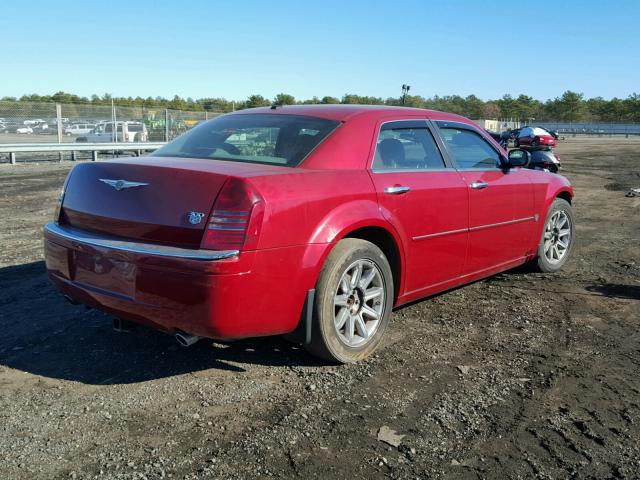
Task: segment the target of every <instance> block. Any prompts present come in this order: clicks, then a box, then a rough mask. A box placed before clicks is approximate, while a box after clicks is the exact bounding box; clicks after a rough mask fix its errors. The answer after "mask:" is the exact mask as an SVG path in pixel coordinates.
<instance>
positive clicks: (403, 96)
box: [402, 84, 411, 105]
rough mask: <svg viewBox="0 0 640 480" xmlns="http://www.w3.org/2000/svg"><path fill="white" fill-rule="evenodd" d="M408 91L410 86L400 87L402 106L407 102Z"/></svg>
mask: <svg viewBox="0 0 640 480" xmlns="http://www.w3.org/2000/svg"><path fill="white" fill-rule="evenodd" d="M410 89H411V85H404V84H403V85H402V105H404V104H405V102H406V101H407V93H409V90H410Z"/></svg>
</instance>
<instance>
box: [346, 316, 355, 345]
mask: <svg viewBox="0 0 640 480" xmlns="http://www.w3.org/2000/svg"><path fill="white" fill-rule="evenodd" d="M354 327H355V322H354V321H353V317H352V316H351V315H347V323H346V325H345V330H344V336H345V337H346V338H347V342H349V343H351V342H352V341H353V333H354Z"/></svg>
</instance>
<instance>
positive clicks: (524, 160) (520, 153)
mask: <svg viewBox="0 0 640 480" xmlns="http://www.w3.org/2000/svg"><path fill="white" fill-rule="evenodd" d="M530 160H531V154H530V153H529V152H527V151H525V150H521V149H519V148H516V149H514V150H511V151H510V152H509V165H508V166H509V168H511V167H526V166H527V165H528V164H529V161H530Z"/></svg>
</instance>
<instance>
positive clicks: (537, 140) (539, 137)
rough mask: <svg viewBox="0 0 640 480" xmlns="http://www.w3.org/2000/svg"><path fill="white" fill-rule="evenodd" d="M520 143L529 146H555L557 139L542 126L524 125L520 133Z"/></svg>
mask: <svg viewBox="0 0 640 480" xmlns="http://www.w3.org/2000/svg"><path fill="white" fill-rule="evenodd" d="M517 140H518V145H519V146H529V147H555V146H556V143H557V142H556V139H555V138H554V137H553V135H551V134H550V133H549V132H547V131H546V130H545V129H544V128H540V127H524V128H523V129H522V130H520V133H518V138H517Z"/></svg>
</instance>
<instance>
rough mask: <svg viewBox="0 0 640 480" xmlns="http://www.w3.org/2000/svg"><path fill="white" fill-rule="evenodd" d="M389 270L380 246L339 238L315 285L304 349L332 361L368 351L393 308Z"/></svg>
mask: <svg viewBox="0 0 640 480" xmlns="http://www.w3.org/2000/svg"><path fill="white" fill-rule="evenodd" d="M393 292H394V288H393V275H392V273H391V267H390V266H389V262H388V260H387V258H386V257H385V255H384V253H382V250H380V249H379V248H378V247H377V246H375V245H374V244H372V243H371V242H367V241H365V240H360V239H357V238H347V239H344V240H341V241H340V242H339V243H338V244H337V245H336V246H335V248H334V249H333V251H332V252H331V253H330V254H329V257H328V258H327V261H326V262H325V264H324V267H323V268H322V271H321V272H320V276H319V278H318V282H317V284H316V302H315V310H314V319H313V326H312V336H311V344H310V345H308V347H307V350H308V351H309V352H310V353H312V354H313V355H316V356H318V357H320V358H323V359H325V360H329V361H331V362H337V363H353V362H357V361H358V360H362V359H364V358H366V357H368V356H369V355H371V354H372V353H373V352H374V351H375V350H376V348H377V347H378V345H379V344H380V341H381V340H382V337H383V335H384V332H385V330H386V328H387V326H388V324H389V320H390V318H391V309H392V307H393V300H394V298H393Z"/></svg>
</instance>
